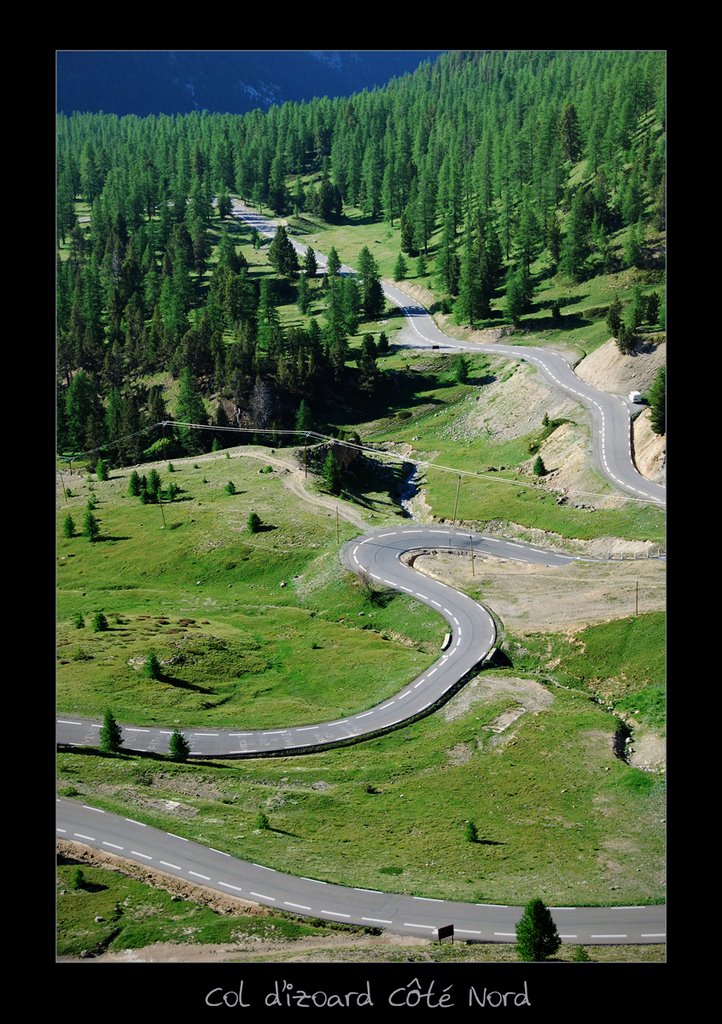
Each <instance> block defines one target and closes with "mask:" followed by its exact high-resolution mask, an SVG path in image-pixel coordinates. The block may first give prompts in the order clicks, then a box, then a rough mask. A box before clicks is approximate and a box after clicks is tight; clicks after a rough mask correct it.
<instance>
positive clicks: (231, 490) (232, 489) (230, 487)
mask: <svg viewBox="0 0 722 1024" xmlns="http://www.w3.org/2000/svg"><path fill="white" fill-rule="evenodd" d="M223 490H224V491H225V492H226V494H235V493H236V485H235V484H234V483H233V481H232V480H229V481H228V483H227V484H226V486H225V487H224V488H223Z"/></svg>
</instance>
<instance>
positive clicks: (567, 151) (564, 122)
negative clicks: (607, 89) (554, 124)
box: [559, 103, 582, 163]
mask: <svg viewBox="0 0 722 1024" xmlns="http://www.w3.org/2000/svg"><path fill="white" fill-rule="evenodd" d="M559 137H560V139H561V144H562V152H563V154H564V158H565V159H566V160H571V161H572V163H576V161H577V160H579V158H580V157H581V155H582V133H581V130H580V128H579V118H578V116H577V111H576V107H575V106H574V104H573V103H567V105H566V106H565V107H564V110H563V111H562V116H561V118H560V121H559Z"/></svg>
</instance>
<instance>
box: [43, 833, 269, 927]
mask: <svg viewBox="0 0 722 1024" xmlns="http://www.w3.org/2000/svg"><path fill="white" fill-rule="evenodd" d="M57 850H58V853H59V854H61V856H63V857H67V858H68V859H71V860H76V861H81V862H82V863H83V864H91V865H93V866H94V867H103V868H111V869H112V870H113V871H119V872H120V873H121V874H123V875H127V876H128V877H129V878H135V879H137V880H138V881H139V882H145V883H146V885H153V886H155V888H156V889H163V890H164V891H165V892H169V893H172V894H173V895H174V896H182V897H183V899H186V900H194V901H195V902H196V903H202V904H203V905H204V906H206V907H210V908H211V909H212V910H215V911H217V913H219V914H254V915H259V916H261V917H267V916H268V915H269V913H271V911H269V910H268V909H267V908H266V907H262V906H259V904H258V903H251V902H249V901H248V900H243V899H239V898H237V897H236V896H225V895H224V894H223V893H220V892H214V890H213V889H207V888H206V887H205V886H203V885H196V884H194V883H191V882H186V881H185V880H184V879H182V878H177V877H176V876H175V875H168V874H165V872H163V871H158V870H156V869H155V868H146V867H143V866H142V865H141V864H136V863H135V862H134V861H132V860H127V859H126V858H125V857H118V856H117V855H116V854H112V853H105V852H104V851H103V850H93V849H91V848H90V847H89V846H84V845H83V844H82V843H74V842H69V841H68V840H67V839H58V840H57Z"/></svg>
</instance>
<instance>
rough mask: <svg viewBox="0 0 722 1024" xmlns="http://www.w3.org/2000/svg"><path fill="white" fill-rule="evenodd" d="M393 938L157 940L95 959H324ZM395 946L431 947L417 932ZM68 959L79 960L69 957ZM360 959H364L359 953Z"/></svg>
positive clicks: (398, 939)
mask: <svg viewBox="0 0 722 1024" xmlns="http://www.w3.org/2000/svg"><path fill="white" fill-rule="evenodd" d="M390 944H391V943H390V941H389V939H388V938H386V937H385V936H383V935H347V934H341V935H326V936H323V937H316V936H314V935H307V936H302V937H301V938H299V939H295V940H293V941H291V942H277V941H274V940H263V939H259V940H258V941H256V942H253V943H251V942H249V941H248V940H247V939H244V940H243V941H240V942H234V943H208V944H207V945H205V944H194V943H178V942H155V943H153V945H151V946H144V947H142V948H141V949H123V950H117V951H112V950H111V951H109V952H107V953H103V954H102V955H101V956H96V957H94V959H93V962H94V963H103V962H106V963H135V964H141V963H142V964H152V963H170V964H172V963H184V964H192V963H227V962H230V961H234V960H244V961H245V960H261V961H263V960H266V959H268V957H269V954H271V953H272V954H274V956H278V957H279V959H283V960H285V961H287V962H291V963H293V962H294V961H296V960H306V959H310V956H311V954H312V953H324V954H325V955H322V956H320V957H319V959H322V960H333V959H334V953H335V951H336V950H337V949H339V948H341V947H343V949H344V950H358V951H359V952H361V951H363V950H366V949H373V948H375V947H381V949H384V948H387V947H388V946H389V945H390ZM393 945H394V946H401V947H407V946H429V945H430V943H429V941H428V939H421V938H417V937H416V936H414V935H407V936H394V938H393ZM67 959H69V960H70V959H73V960H74V959H76V958H75V957H68V958H67ZM359 959H364V957H363V956H359Z"/></svg>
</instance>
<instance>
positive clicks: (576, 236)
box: [559, 192, 591, 281]
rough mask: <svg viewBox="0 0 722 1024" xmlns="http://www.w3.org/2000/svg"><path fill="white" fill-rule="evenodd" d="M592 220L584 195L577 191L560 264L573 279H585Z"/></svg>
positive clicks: (563, 271) (564, 271)
mask: <svg viewBox="0 0 722 1024" xmlns="http://www.w3.org/2000/svg"><path fill="white" fill-rule="evenodd" d="M589 228H590V221H589V217H588V211H587V208H586V203H585V200H584V196H583V195H582V193H581V192H577V193H576V194H575V196H574V199H573V200H572V208H571V211H570V213H569V218H568V220H567V233H566V235H565V236H564V241H563V243H562V251H561V256H560V261H559V265H560V268H561V270H562V273H564V274H566V275H567V277H570V278H571V279H572V280H573V281H583V280H584V278H585V276H586V274H587V258H588V257H589V254H590V251H591V250H590V246H589Z"/></svg>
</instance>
